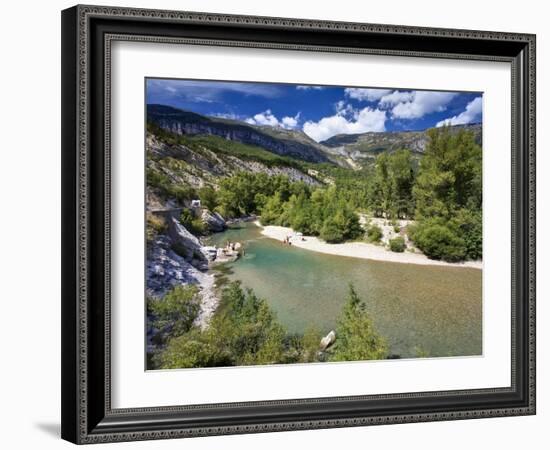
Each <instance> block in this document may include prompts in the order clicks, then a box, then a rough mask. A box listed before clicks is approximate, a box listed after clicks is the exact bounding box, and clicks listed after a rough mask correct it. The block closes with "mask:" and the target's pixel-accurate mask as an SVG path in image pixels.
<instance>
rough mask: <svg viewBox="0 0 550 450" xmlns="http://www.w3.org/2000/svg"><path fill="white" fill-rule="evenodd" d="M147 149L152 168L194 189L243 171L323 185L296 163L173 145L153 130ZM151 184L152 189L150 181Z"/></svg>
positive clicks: (214, 183)
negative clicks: (283, 163)
mask: <svg viewBox="0 0 550 450" xmlns="http://www.w3.org/2000/svg"><path fill="white" fill-rule="evenodd" d="M146 151H147V168H148V171H154V172H156V173H160V174H162V175H163V176H166V177H167V178H168V180H169V181H170V183H174V184H179V185H184V186H190V187H194V188H201V187H203V186H205V185H217V184H218V183H219V180H220V178H223V177H228V176H231V175H233V174H235V173H237V172H242V171H245V172H252V173H266V174H267V175H270V176H271V175H286V176H288V178H289V179H290V180H291V181H303V182H304V183H307V184H309V185H319V184H321V183H320V182H319V181H318V180H317V179H316V178H314V177H313V176H311V175H309V174H307V173H305V172H302V171H300V170H299V169H297V168H295V167H292V166H287V165H281V166H278V165H269V166H268V165H266V164H264V163H262V162H260V161H254V160H245V159H240V158H238V157H236V156H232V155H227V154H222V153H219V152H216V151H214V150H211V149H209V148H207V147H205V146H204V147H201V148H200V150H193V149H191V148H190V147H188V146H186V145H183V144H177V145H173V144H172V145H169V144H167V143H165V142H164V141H163V140H162V139H160V138H159V137H157V136H155V135H154V134H152V133H147V137H146ZM147 187H148V192H149V191H150V188H151V186H150V185H149V183H148V186H147ZM149 195H151V194H149ZM151 199H152V200H154V199H155V197H154V196H152V197H151Z"/></svg>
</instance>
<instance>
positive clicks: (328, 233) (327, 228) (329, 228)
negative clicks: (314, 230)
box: [319, 217, 344, 243]
mask: <svg viewBox="0 0 550 450" xmlns="http://www.w3.org/2000/svg"><path fill="white" fill-rule="evenodd" d="M319 236H320V237H321V239H323V240H325V241H326V242H329V243H337V242H342V241H343V240H344V233H343V231H342V229H341V228H340V227H339V226H338V224H337V223H336V221H335V220H334V218H333V217H328V218H327V219H325V221H324V222H323V226H322V227H321V233H320V234H319Z"/></svg>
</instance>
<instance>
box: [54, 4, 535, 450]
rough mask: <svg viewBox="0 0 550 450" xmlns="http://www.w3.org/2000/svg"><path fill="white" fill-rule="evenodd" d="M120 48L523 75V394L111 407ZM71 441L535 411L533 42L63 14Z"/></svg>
mask: <svg viewBox="0 0 550 450" xmlns="http://www.w3.org/2000/svg"><path fill="white" fill-rule="evenodd" d="M114 41H143V42H156V43H161V44H162V43H167V44H168V43H172V44H177V43H186V44H195V45H216V46H229V47H250V48H265V49H273V48H275V49H283V50H284V49H289V50H303V51H317V52H336V53H350V54H370V55H372V54H374V55H396V56H408V57H412V58H426V57H429V58H444V59H454V60H480V61H502V62H508V63H510V64H511V73H512V83H511V85H512V93H511V95H512V97H511V98H512V117H511V129H512V134H511V135H512V142H511V146H512V173H511V174H510V175H511V179H512V192H511V197H512V211H511V217H512V261H511V273H512V302H511V304H512V314H511V317H512V324H511V329H512V342H511V347H510V351H511V361H512V373H511V380H512V383H511V386H509V387H505V388H502V387H495V388H488V389H475V390H456V391H434V392H421V393H403V394H387V395H364V396H353V397H327V398H313V399H311V398H308V399H299V398H293V399H288V400H277V401H257V402H242V403H225V404H224V403H219V404H208V405H186V406H172V407H148V408H137V409H113V408H112V406H111V351H110V333H111V325H112V324H111V322H110V312H111V303H110V302H111V297H110V283H111V279H110V245H111V236H110V214H111V204H110V183H111V172H110V131H111V129H110V115H109V112H110V95H111V92H110V89H111V86H110V62H111V53H110V50H111V44H112V43H113V42H114ZM62 110H63V111H62V437H63V438H64V439H66V440H69V441H71V442H74V443H79V444H84V443H99V442H112V441H132V440H143V439H167V438H176V437H194V436H207V435H219V434H238V433H254V432H271V431H286V430H301V429H314V428H329V427H348V426H363V425H375V424H390V423H405V422H423V421H439V420H454V419H469V418H485V417H498V416H511V415H529V414H535V36H534V35H530V34H514V33H503V32H486V31H470V30H451V29H435V28H420V27H406V26H395V25H376V24H363V23H345V22H329V21H317V20H303V19H282V18H269V17H252V16H232V15H216V14H204V13H192V12H178V11H157V10H145V9H126V8H114V7H99V6H75V7H73V8H70V9H67V10H65V11H63V12H62Z"/></svg>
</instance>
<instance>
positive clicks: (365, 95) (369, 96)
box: [344, 88, 391, 102]
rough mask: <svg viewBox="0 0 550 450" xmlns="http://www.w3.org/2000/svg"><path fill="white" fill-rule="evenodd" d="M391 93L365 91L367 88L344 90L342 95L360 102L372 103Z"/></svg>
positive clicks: (378, 90)
mask: <svg viewBox="0 0 550 450" xmlns="http://www.w3.org/2000/svg"><path fill="white" fill-rule="evenodd" d="M390 92H391V89H367V88H346V89H344V94H345V95H347V96H348V97H349V98H353V99H355V100H360V101H365V100H367V101H369V102H374V101H376V100H380V99H381V98H382V97H384V95H387V94H389V93H390Z"/></svg>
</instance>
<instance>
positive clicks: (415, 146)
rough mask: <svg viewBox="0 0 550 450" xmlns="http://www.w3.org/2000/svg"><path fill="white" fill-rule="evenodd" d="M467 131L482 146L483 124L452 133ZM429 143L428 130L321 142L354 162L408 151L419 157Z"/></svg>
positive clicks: (340, 138) (370, 134)
mask: <svg viewBox="0 0 550 450" xmlns="http://www.w3.org/2000/svg"><path fill="white" fill-rule="evenodd" d="M461 129H466V130H468V131H472V132H473V133H474V136H475V139H476V142H477V143H478V144H480V145H481V139H482V131H481V124H471V125H455V126H453V127H451V131H453V132H457V131H458V130H461ZM427 143H428V135H427V130H424V131H388V132H376V133H375V132H369V133H362V134H339V135H336V136H333V137H331V138H330V139H327V140H326V141H323V142H321V143H320V144H321V145H323V146H325V147H328V148H331V149H332V151H333V152H335V153H337V154H339V155H341V156H344V157H350V158H351V159H353V160H358V159H362V158H369V159H370V158H374V157H376V155H378V154H379V153H382V152H392V151H395V150H399V149H408V150H410V151H411V152H412V153H413V154H417V155H418V156H420V155H422V154H423V153H424V149H425V148H426V144H427Z"/></svg>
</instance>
